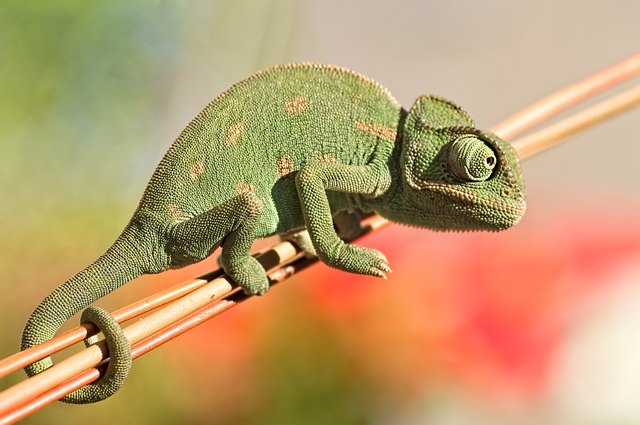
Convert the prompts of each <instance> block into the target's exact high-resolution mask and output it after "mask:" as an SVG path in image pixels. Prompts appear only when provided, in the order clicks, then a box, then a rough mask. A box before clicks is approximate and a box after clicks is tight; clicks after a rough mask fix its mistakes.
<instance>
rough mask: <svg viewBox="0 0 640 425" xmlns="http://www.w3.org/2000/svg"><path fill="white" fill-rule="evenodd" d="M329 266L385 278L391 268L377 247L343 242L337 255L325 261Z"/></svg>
mask: <svg viewBox="0 0 640 425" xmlns="http://www.w3.org/2000/svg"><path fill="white" fill-rule="evenodd" d="M325 263H327V264H328V265H330V266H331V267H335V268H337V269H340V270H344V271H348V272H351V273H359V274H366V275H370V276H377V277H382V278H386V276H385V273H391V268H390V267H389V263H388V261H387V258H386V257H385V256H384V254H383V253H382V252H380V251H378V250H377V249H373V248H367V247H364V246H360V245H354V244H349V243H345V244H342V245H341V246H340V249H339V252H338V255H337V256H336V257H335V258H330V259H327V261H325Z"/></svg>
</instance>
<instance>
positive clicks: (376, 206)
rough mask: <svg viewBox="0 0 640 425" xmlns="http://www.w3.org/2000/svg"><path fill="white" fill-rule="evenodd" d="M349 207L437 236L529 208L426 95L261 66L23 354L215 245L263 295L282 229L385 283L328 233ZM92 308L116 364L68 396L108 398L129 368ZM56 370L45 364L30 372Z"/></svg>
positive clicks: (199, 127) (497, 160)
mask: <svg viewBox="0 0 640 425" xmlns="http://www.w3.org/2000/svg"><path fill="white" fill-rule="evenodd" d="M354 209H361V210H364V211H375V212H377V213H379V214H381V215H382V216H384V217H386V218H388V219H390V220H393V221H396V222H399V223H404V224H408V225H413V226H417V227H425V228H431V229H436V230H502V229H506V228H507V227H509V226H511V225H513V224H515V223H516V222H518V220H519V219H520V217H521V216H522V214H523V213H524V209H525V203H524V184H523V181H522V176H521V173H520V168H519V165H518V158H517V156H516V154H515V152H514V150H513V149H512V148H511V146H510V145H509V144H507V143H505V142H504V141H502V140H500V139H499V138H497V137H496V136H494V135H491V134H487V133H483V132H481V131H479V130H477V129H475V128H474V127H473V123H472V121H471V119H470V118H469V117H468V116H467V114H466V113H465V112H463V111H462V110H461V109H460V108H459V107H457V106H455V105H454V104H452V103H450V102H448V101H446V100H444V99H440V98H437V97H433V96H422V97H420V98H418V100H417V101H416V102H415V103H414V105H413V106H412V108H411V109H410V110H409V111H406V110H404V109H402V108H401V107H400V105H399V104H398V103H397V101H396V100H395V99H394V98H393V97H392V96H391V94H390V93H389V92H388V91H386V90H385V89H384V88H382V87H381V86H380V85H378V84H377V83H375V82H373V81H372V80H369V79H367V78H365V77H363V76H361V75H359V74H357V73H354V72H352V71H348V70H345V69H341V68H337V67H333V66H325V65H313V64H300V65H285V66H280V67H276V68H272V69H269V70H267V71H263V72H259V73H257V74H254V75H253V76H251V77H249V78H248V79H246V80H244V81H242V82H240V83H238V84H236V85H234V86H233V87H231V88H230V89H229V90H228V91H226V92H224V93H223V94H221V95H220V96H218V97H217V98H216V99H214V100H213V101H212V102H211V103H210V104H209V105H208V106H207V107H206V108H205V109H204V110H203V111H202V112H201V113H200V114H199V115H198V116H197V117H196V118H195V119H194V120H193V121H192V122H191V123H190V124H189V125H188V126H187V128H186V129H185V130H184V131H183V132H182V134H181V135H180V136H179V137H178V139H177V140H176V141H175V143H174V144H173V146H171V148H170V149H169V151H168V152H167V154H166V155H165V157H164V158H163V159H162V161H161V162H160V165H159V166H158V168H157V169H156V171H155V173H154V174H153V177H152V178H151V181H150V183H149V185H148V186H147V189H146V190H145V192H144V195H143V197H142V200H141V202H140V205H139V206H138V209H137V210H136V212H135V213H134V215H133V218H132V219H131V222H130V223H129V224H128V226H127V227H126V228H125V230H124V231H123V233H122V235H120V237H119V238H118V239H117V241H116V242H115V243H114V245H113V246H112V247H111V248H109V249H108V250H107V252H106V253H105V254H103V256H101V257H100V258H99V259H98V260H96V262H94V263H93V264H91V265H90V266H89V267H87V268H86V269H84V270H82V271H81V272H80V273H78V274H77V275H75V276H74V277H72V278H71V279H69V280H68V281H67V282H65V283H64V284H62V285H61V286H60V287H58V288H57V289H56V290H54V291H53V292H52V293H51V294H50V295H49V296H48V297H47V298H45V299H44V301H42V303H41V304H40V305H39V306H38V307H37V308H36V310H35V311H34V312H33V314H32V315H31V317H30V318H29V320H28V322H27V324H26V327H25V330H24V333H23V338H22V348H23V349H26V348H29V347H32V346H34V345H37V344H39V343H42V342H44V341H46V340H49V339H50V338H52V337H53V336H54V334H55V333H56V332H57V330H58V329H59V327H60V326H61V325H62V324H63V323H64V322H65V321H66V320H67V319H68V318H69V317H70V316H72V315H73V314H75V313H76V312H78V311H80V310H82V309H83V308H85V307H87V306H88V305H89V304H91V303H93V302H94V301H95V300H97V299H98V298H100V297H102V296H104V295H106V294H108V293H109V292H111V291H113V290H115V289H116V288H118V287H120V286H121V285H123V284H124V283H126V282H128V281H129V280H131V279H133V278H135V277H137V276H139V275H141V274H144V273H158V272H161V271H163V270H166V269H169V268H177V267H183V266H186V265H188V264H192V263H194V262H197V261H200V260H202V259H204V258H206V257H207V256H209V255H210V254H211V253H212V252H213V251H214V250H215V249H216V248H218V247H219V246H220V245H222V246H223V249H222V254H221V257H220V262H221V265H222V267H223V268H224V270H225V272H226V273H227V274H228V275H229V276H230V277H231V278H233V279H234V280H235V281H236V282H237V283H238V284H239V285H240V286H241V287H242V288H244V290H245V291H246V292H248V293H250V294H264V293H265V292H266V291H267V290H268V289H269V284H268V280H267V277H266V274H265V271H264V270H263V269H262V268H261V266H260V265H259V264H258V262H257V261H256V260H255V259H254V258H253V257H251V255H250V253H249V251H250V248H251V244H252V243H253V241H254V240H255V239H256V238H262V237H266V236H270V235H273V234H276V233H278V234H283V233H287V234H290V233H291V232H292V231H297V230H303V229H304V228H306V229H307V230H308V232H309V236H310V240H311V242H312V244H313V248H314V249H315V252H316V253H317V255H318V257H319V258H320V259H321V260H322V261H323V262H324V263H326V264H327V265H329V266H331V267H335V268H338V269H341V270H345V271H349V272H353V273H362V274H368V275H373V276H380V277H383V276H384V273H385V272H388V271H390V269H389V266H388V265H387V260H386V259H385V257H384V255H383V254H382V253H380V252H379V251H377V250H374V249H370V248H364V247H361V246H358V245H352V244H347V243H345V242H343V241H342V240H341V239H339V238H338V236H337V235H336V233H335V230H334V227H333V223H332V214H334V213H336V212H337V211H342V210H354ZM302 240H304V238H302ZM98 313H100V312H97V311H95V310H93V309H92V310H89V313H88V314H87V317H88V319H87V320H91V317H97V318H98V319H99V320H97V321H100V322H101V323H100V324H99V325H100V326H103V327H106V328H107V329H106V330H105V333H108V334H109V336H108V339H109V340H110V344H111V349H110V351H111V353H112V357H114V359H115V360H116V361H112V362H110V363H117V365H116V366H114V367H113V368H110V369H109V370H107V373H106V374H105V376H104V377H103V378H102V379H101V380H100V381H98V382H97V383H96V384H94V385H93V386H92V387H91V388H88V389H87V388H83V389H81V390H78V391H76V392H74V393H73V394H71V395H70V396H68V397H66V398H65V399H64V400H63V401H67V402H71V403H90V402H95V401H99V400H101V399H103V398H106V397H108V396H109V395H110V394H113V392H115V391H116V390H117V389H118V388H119V386H120V384H121V383H122V381H123V380H124V377H125V376H126V374H127V372H128V366H127V365H130V362H129V363H127V362H126V359H125V360H122V357H127V354H126V348H122V347H123V346H125V345H126V346H128V341H127V340H126V338H125V337H124V335H123V334H122V332H117V331H116V330H115V328H116V326H117V324H116V323H115V321H113V319H111V322H109V320H106V319H105V318H104V314H102V315H101V314H98ZM98 316H99V317H98ZM123 353H124V354H123ZM50 366H51V361H50V359H44V360H42V361H40V362H37V363H35V364H33V365H31V366H29V367H27V368H26V371H27V373H28V374H29V375H33V374H35V373H38V372H41V371H42V370H44V369H46V368H48V367H50Z"/></svg>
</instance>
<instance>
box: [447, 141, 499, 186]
mask: <svg viewBox="0 0 640 425" xmlns="http://www.w3.org/2000/svg"><path fill="white" fill-rule="evenodd" d="M448 162H449V168H450V169H451V172H452V173H453V175H454V176H456V177H457V178H458V179H460V180H463V181H473V182H479V181H484V180H487V179H488V178H489V177H491V174H492V173H493V169H494V168H495V167H496V165H497V163H498V158H497V157H496V153H495V152H494V150H493V148H492V147H491V146H489V145H488V144H487V143H485V142H483V141H482V140H480V139H478V138H477V137H474V136H462V137H460V138H458V139H456V140H455V141H454V142H453V143H451V147H450V148H449V157H448Z"/></svg>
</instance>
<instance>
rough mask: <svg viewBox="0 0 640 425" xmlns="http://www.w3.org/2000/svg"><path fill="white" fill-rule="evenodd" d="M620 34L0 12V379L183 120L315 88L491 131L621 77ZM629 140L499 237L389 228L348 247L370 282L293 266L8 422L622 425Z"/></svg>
mask: <svg viewBox="0 0 640 425" xmlns="http://www.w3.org/2000/svg"><path fill="white" fill-rule="evenodd" d="M638 16H640V3H639V2H634V1H623V0H618V1H606V2H605V1H595V0H566V1H562V0H561V1H540V0H535V1H534V0H521V1H517V2H513V1H508V0H487V1H481V2H480V1H472V0H454V1H449V2H436V1H418V0H415V1H393V2H392V1H382V0H375V1H373V0H368V1H337V0H324V1H322V2H320V1H318V2H312V1H295V0H252V1H244V2H238V1H231V0H226V1H224V0H220V1H195V0H194V1H187V0H182V1H173V2H170V1H152V0H146V1H138V2H131V1H125V0H113V1H109V2H86V1H80V0H64V1H62V0H52V1H47V2H25V1H20V0H4V1H3V2H1V3H0V195H1V201H0V276H2V277H1V278H0V290H1V292H2V296H1V297H0V323H2V332H0V357H5V356H7V355H9V354H11V353H13V352H15V351H16V350H17V348H18V346H19V337H20V333H21V330H22V326H23V324H24V322H25V320H26V318H27V317H28V314H29V313H30V312H31V311H32V309H33V308H34V307H35V306H36V304H37V303H38V302H40V300H41V299H42V298H43V297H44V296H45V295H46V294H47V293H49V292H50V291H51V290H52V289H53V288H54V287H55V286H57V285H58V284H60V283H61V282H62V281H64V280H65V279H66V278H68V277H69V276H70V275H72V274H73V273H75V272H77V271H78V270H80V269H81V268H82V267H84V266H85V265H86V264H88V263H89V262H90V261H92V260H93V259H95V258H96V257H97V256H98V255H99V254H100V253H101V252H102V251H103V250H104V249H105V248H106V247H107V246H108V245H109V244H110V243H111V242H112V241H113V240H114V239H115V237H116V236H117V235H118V234H119V231H120V230H121V229H122V228H123V226H124V225H125V224H126V222H127V220H128V218H129V217H130V215H131V213H132V212H133V210H134V209H135V207H136V205H137V201H138V197H139V196H140V194H141V193H142V190H143V188H144V186H145V184H146V182H147V180H148V178H149V177H150V175H151V173H152V170H153V169H154V167H155V165H156V164H157V163H158V161H159V160H160V158H161V157H162V155H163V153H164V152H165V150H166V149H167V148H168V147H169V145H170V144H171V142H172V140H173V139H174V138H175V137H176V136H177V135H178V134H179V132H180V131H181V130H182V129H183V128H184V127H185V126H186V124H187V123H188V122H189V121H190V119H191V118H192V117H193V116H194V115H195V114H196V113H198V112H199V111H200V110H201V109H202V107H203V106H204V105H205V104H207V103H208V102H209V101H210V100H211V99H212V98H213V97H214V96H216V95H217V94H218V93H220V92H221V91H222V90H224V89H225V88H227V87H228V86H229V85H231V84H233V83H234V82H236V81H238V80H240V79H242V78H244V77H245V76H247V75H248V74H250V73H252V72H254V71H256V70H258V69H261V68H264V67H267V66H270V65H273V64H277V63H284V62H296V61H314V62H328V63H334V64H338V65H342V66H345V67H348V68H352V69H355V70H357V71H359V72H361V73H364V74H365V75H367V76H370V77H372V78H374V79H376V80H378V81H380V82H381V83H382V84H383V85H385V86H386V87H388V88H389V89H390V90H391V91H392V93H393V94H394V95H395V97H396V98H397V99H398V100H399V101H400V102H401V103H402V104H403V105H405V107H409V106H410V105H411V103H412V102H413V100H414V99H415V98H416V97H417V96H418V95H420V94H424V93H436V94H439V95H441V96H445V97H447V98H450V99H453V100H454V101H455V102H457V103H459V104H461V105H462V106H463V107H464V108H465V109H466V110H467V111H468V112H469V113H470V114H471V115H472V116H473V117H474V118H475V119H476V122H477V124H478V126H480V127H483V128H490V127H491V126H492V125H493V124H495V123H497V122H498V121H499V120H501V119H503V118H505V117H506V116H508V115H509V114H511V113H513V112H516V111H517V110H519V109H520V108H522V107H524V106H526V105H527V104H529V103H530V102H532V101H534V100H537V99H539V98H541V97H543V96H545V95H547V94H549V93H550V92H552V91H554V90H556V89H558V88H561V87H563V86H565V85H567V84H569V83H571V82H573V81H575V80H577V79H579V78H581V77H583V76H586V75H588V74H590V73H591V72H593V71H595V70H597V69H600V68H602V67H603V66H606V65H608V64H610V63H613V62H615V61H618V60H620V59H622V58H623V57H625V56H627V55H629V54H632V53H635V52H636V51H637V50H638V40H640V27H639V26H638V24H637V17H638ZM639 132H640V111H638V110H636V111H634V112H631V113H628V114H626V115H624V116H622V117H619V118H616V119H614V120H611V121H610V122H607V123H606V124H604V125H601V126H600V127H598V128H596V129H593V130H589V131H588V132H587V133H585V134H582V135H580V136H577V137H575V138H574V139H573V140H571V141H570V142H569V143H567V144H565V145H562V146H561V147H558V148H555V149H553V150H550V151H547V152H545V153H543V154H541V155H540V156H538V157H535V158H532V159H528V160H527V161H526V162H525V163H524V174H525V179H526V181H527V184H528V212H527V214H526V216H525V218H524V219H523V221H522V222H521V223H520V224H519V225H518V226H516V227H515V228H513V229H511V230H509V231H507V232H504V233H500V234H479V233H476V234H438V233H434V232H429V231H419V230H413V229H407V228H403V227H400V226H390V227H388V228H386V229H384V230H383V231H380V232H379V233H377V234H375V235H374V236H371V237H368V238H367V239H365V240H364V241H362V242H361V243H363V244H365V245H368V246H373V247H376V248H378V249H381V250H383V251H384V252H385V253H386V254H387V255H388V257H389V259H390V261H391V265H392V267H393V269H394V273H393V275H391V277H390V279H389V280H387V281H382V280H377V279H374V278H367V277H359V276H353V275H349V274H345V273H341V272H337V271H333V270H329V269H328V268H327V267H325V266H322V265H318V266H315V267H313V268H312V269H310V270H308V271H306V272H304V273H302V274H300V275H299V276H297V277H295V278H294V279H292V280H291V281H289V282H287V283H286V284H284V285H281V286H280V287H278V288H275V289H274V290H273V291H272V292H271V293H269V295H268V296H266V297H262V298H259V299H255V300H251V302H248V303H245V304H244V305H242V306H240V307H238V308H236V309H233V310H232V311H230V312H227V313H225V314H224V315H222V316H221V317H218V318H216V319H215V320H212V321H210V322H209V323H207V324H205V325H204V326H202V327H200V328H198V329H197V330H194V331H192V332H190V333H189V334H188V335H186V336H182V337H180V338H178V339H177V340H175V341H173V342H172V343H170V344H168V345H166V346H164V347H162V348H160V349H158V350H155V351H154V352H152V353H150V354H148V355H145V356H144V357H143V358H141V359H140V360H138V361H136V362H135V364H134V368H133V371H132V373H131V375H130V377H129V379H128V381H127V382H126V383H125V385H124V387H123V389H122V390H121V391H120V392H119V393H118V394H117V395H116V396H114V397H112V398H111V399H109V400H107V401H105V402H102V403H100V404H97V405H93V406H70V405H64V404H61V403H57V404H55V405H53V406H50V407H48V408H46V409H44V410H43V411H40V412H39V413H37V414H35V415H34V416H32V417H31V418H29V419H27V420H25V422H24V423H51V424H58V423H65V424H80V423H87V421H91V423H92V424H94V425H99V424H107V423H109V424H110V423H114V422H116V423H122V424H128V423H131V424H147V423H149V424H151V423H153V424H182V423H190V424H227V423H229V424H230V423H233V424H301V423H305V424H326V423H336V424H407V425H410V424H411V425H412V424H425V423H429V424H443V425H444V424H446V425H448V424H467V423H474V424H484V423H486V424H539V423H546V424H602V423H607V424H630V423H640V403H639V402H638V400H639V399H640V326H639V324H640V308H639V307H640V261H639V260H640V224H639V223H640V221H639V219H640V183H639V180H638V176H637V170H638V167H637V161H638V159H637V158H639V157H640V139H639V137H638V134H639ZM267 243H268V242H262V243H261V244H260V246H265V245H266V244H267ZM214 267H215V261H214V260H212V259H209V260H206V261H205V262H203V263H202V264H199V265H196V266H193V267H191V268H189V269H185V270H180V271H175V272H170V273H165V274H162V275H159V276H152V277H144V278H141V279H139V280H137V281H136V282H134V283H132V284H131V285H128V286H127V287H125V288H122V289H121V290H120V291H118V292H117V293H116V294H113V296H109V297H107V298H106V299H105V300H104V301H102V302H101V303H100V305H102V306H106V307H107V308H115V307H118V306H122V305H124V304H126V303H129V302H131V301H133V300H134V299H137V298H140V297H143V296H145V295H148V294H150V293H151V292H154V291H156V290H158V289H160V288H162V287H167V286H170V285H172V284H175V283H177V282H178V281H180V280H182V279H185V278H188V277H193V276H195V275H198V274H200V273H202V272H204V271H206V270H209V269H211V268H214ZM76 323H77V321H74V322H73V323H69V326H72V325H73V326H75V325H76ZM19 379H22V375H21V374H16V375H15V376H12V377H11V378H9V379H5V380H4V381H3V382H1V383H0V385H1V386H2V387H3V388H4V387H6V386H8V385H10V384H11V383H12V382H15V381H17V380H19Z"/></svg>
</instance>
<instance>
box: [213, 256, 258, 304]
mask: <svg viewBox="0 0 640 425" xmlns="http://www.w3.org/2000/svg"><path fill="white" fill-rule="evenodd" d="M221 262H222V263H224V259H222V261H221ZM241 264H242V265H236V266H232V267H224V264H223V268H224V269H225V271H226V273H227V274H228V275H229V277H231V279H233V280H234V281H235V282H236V283H237V284H238V285H240V287H241V288H242V289H244V292H245V293H247V294H249V295H264V294H266V293H267V291H268V290H269V279H268V278H267V273H266V272H265V271H264V268H263V267H262V266H261V265H260V263H259V262H258V260H256V259H255V258H253V257H248V258H247V259H246V260H245V261H243V262H242V263H241Z"/></svg>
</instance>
